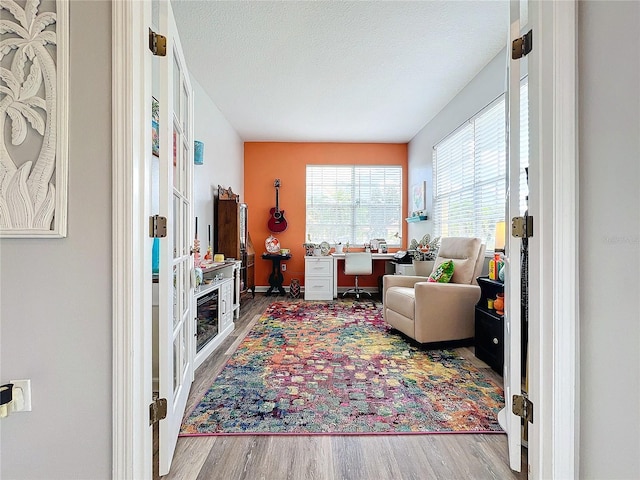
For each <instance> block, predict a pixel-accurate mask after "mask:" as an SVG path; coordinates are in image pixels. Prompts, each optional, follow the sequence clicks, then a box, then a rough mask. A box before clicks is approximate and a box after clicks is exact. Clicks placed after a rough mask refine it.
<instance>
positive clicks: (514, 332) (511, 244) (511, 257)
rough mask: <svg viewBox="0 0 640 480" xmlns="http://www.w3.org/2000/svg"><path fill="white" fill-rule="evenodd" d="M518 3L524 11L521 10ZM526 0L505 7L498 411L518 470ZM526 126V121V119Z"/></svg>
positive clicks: (519, 443)
mask: <svg viewBox="0 0 640 480" xmlns="http://www.w3.org/2000/svg"><path fill="white" fill-rule="evenodd" d="M521 7H522V9H523V10H524V12H522V11H521ZM526 8H527V1H526V0H511V1H510V9H509V36H508V43H507V55H508V56H509V57H508V61H507V94H506V106H505V108H506V110H507V158H508V162H507V198H506V219H507V222H506V224H507V228H506V230H507V232H506V233H507V235H506V247H505V265H506V275H505V315H504V325H505V332H504V342H505V343H504V348H505V352H504V355H505V357H504V358H505V361H504V372H503V379H504V397H505V408H504V410H502V411H501V412H500V414H499V415H498V419H499V421H500V425H501V426H502V428H503V429H504V430H505V431H506V432H507V437H508V445H509V466H510V467H511V469H512V470H515V471H517V472H520V471H521V470H522V460H521V459H522V453H521V450H522V429H521V418H520V417H519V416H517V415H515V414H514V413H513V397H514V396H519V395H521V394H522V390H521V382H522V373H521V372H522V370H521V366H522V361H523V359H522V358H521V357H522V350H521V348H522V336H521V334H522V324H521V297H522V295H521V293H522V292H521V272H522V265H521V257H520V255H521V240H520V239H519V238H516V237H514V236H513V235H511V232H510V231H511V220H512V219H513V218H514V217H518V216H520V214H521V212H520V174H521V168H520V161H521V159H520V140H521V133H525V132H521V131H520V125H521V124H520V93H521V89H520V77H521V68H520V65H521V62H522V61H523V60H522V59H519V60H514V59H513V58H512V56H511V44H512V41H513V40H514V39H516V38H518V37H520V36H522V34H523V32H522V31H521V30H522V28H521V13H526ZM524 125H526V126H527V127H526V128H528V122H526V123H525V124H524Z"/></svg>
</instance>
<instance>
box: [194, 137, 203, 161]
mask: <svg viewBox="0 0 640 480" xmlns="http://www.w3.org/2000/svg"><path fill="white" fill-rule="evenodd" d="M193 163H194V164H196V165H204V143H202V142H200V141H198V140H194V142H193Z"/></svg>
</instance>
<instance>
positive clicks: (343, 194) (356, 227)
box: [306, 165, 403, 245]
mask: <svg viewBox="0 0 640 480" xmlns="http://www.w3.org/2000/svg"><path fill="white" fill-rule="evenodd" d="M402 197H403V195H402V168H401V167H395V166H356V165H308V166H307V232H306V233H307V237H306V238H307V240H310V241H312V242H314V243H319V242H322V241H328V242H330V243H333V242H342V243H346V242H349V243H350V244H351V245H362V244H364V243H368V242H369V240H371V239H372V238H384V239H386V240H387V244H388V245H400V238H399V237H400V232H402V224H401V221H402Z"/></svg>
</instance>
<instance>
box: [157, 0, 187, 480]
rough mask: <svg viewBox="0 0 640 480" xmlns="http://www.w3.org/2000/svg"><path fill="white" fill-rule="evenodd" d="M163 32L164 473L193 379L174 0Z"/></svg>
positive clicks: (165, 9)
mask: <svg viewBox="0 0 640 480" xmlns="http://www.w3.org/2000/svg"><path fill="white" fill-rule="evenodd" d="M159 7H160V8H159V27H160V32H159V33H160V34H162V35H165V36H166V37H167V54H166V56H165V57H158V65H159V68H158V71H159V83H158V85H159V98H158V101H159V124H160V173H159V180H160V181H159V197H160V198H159V208H160V215H161V216H165V217H167V237H166V238H165V239H163V242H162V243H164V245H161V248H160V252H161V254H160V273H159V328H158V332H159V383H160V385H159V391H160V397H161V398H166V400H167V418H166V419H164V420H161V421H160V475H166V474H167V473H169V468H170V467H171V460H172V458H173V453H174V450H175V446H176V442H177V439H178V432H179V430H180V423H181V422H182V416H183V414H184V410H185V406H186V402H187V398H188V396H189V389H190V387H191V383H192V382H193V357H194V352H193V343H194V341H193V335H194V322H193V318H194V314H193V286H192V282H191V274H192V270H193V259H192V257H191V239H192V238H194V235H193V232H192V223H193V222H192V221H191V219H192V218H193V202H192V199H193V191H192V190H193V90H192V88H191V83H190V81H189V75H188V72H187V69H186V64H185V60H184V55H183V53H182V47H181V45H180V39H179V37H178V31H177V27H176V24H175V20H174V18H173V12H172V10H171V4H170V2H169V1H168V0H160V1H159Z"/></svg>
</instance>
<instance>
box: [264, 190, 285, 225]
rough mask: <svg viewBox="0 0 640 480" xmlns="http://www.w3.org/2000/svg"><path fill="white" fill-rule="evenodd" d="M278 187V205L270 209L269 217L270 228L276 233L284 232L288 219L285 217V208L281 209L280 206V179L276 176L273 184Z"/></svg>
mask: <svg viewBox="0 0 640 480" xmlns="http://www.w3.org/2000/svg"><path fill="white" fill-rule="evenodd" d="M273 186H274V187H276V206H275V208H272V209H271V210H269V214H270V215H271V218H269V222H268V224H267V226H268V227H269V230H270V231H272V232H274V233H280V232H284V231H285V230H286V229H287V219H286V218H284V210H280V207H279V206H278V189H279V188H280V179H279V178H276V181H275V182H274V184H273Z"/></svg>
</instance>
